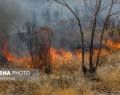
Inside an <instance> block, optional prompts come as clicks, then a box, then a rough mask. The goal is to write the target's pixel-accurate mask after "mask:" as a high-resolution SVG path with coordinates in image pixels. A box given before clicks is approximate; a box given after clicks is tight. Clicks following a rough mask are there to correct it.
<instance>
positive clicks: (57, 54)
mask: <svg viewBox="0 0 120 95" xmlns="http://www.w3.org/2000/svg"><path fill="white" fill-rule="evenodd" d="M103 44H104V45H106V46H107V47H108V48H110V49H112V48H117V49H118V48H120V43H115V42H113V41H111V40H106V41H104V42H103ZM7 48H8V45H7V42H4V46H3V49H2V52H3V55H4V56H5V58H6V59H7V60H8V61H10V62H13V63H21V64H22V63H25V62H30V61H32V60H31V57H30V56H27V57H23V58H15V57H14V54H13V53H12V52H10V51H8V50H7ZM98 51H99V49H94V57H93V58H96V56H97V53H98ZM108 53H109V51H108V50H106V49H102V50H101V56H103V55H106V54H108ZM74 54H75V55H74ZM74 54H73V53H72V52H68V51H64V50H63V49H59V50H57V49H55V48H53V47H50V55H51V64H52V65H53V66H56V67H58V65H59V64H61V65H62V64H69V63H71V60H75V59H76V58H79V59H81V57H82V53H81V51H80V50H74ZM88 57H89V51H88V52H86V53H85V58H86V59H88Z"/></svg>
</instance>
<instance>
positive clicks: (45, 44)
mask: <svg viewBox="0 0 120 95" xmlns="http://www.w3.org/2000/svg"><path fill="white" fill-rule="evenodd" d="M16 28H17V31H18V33H19V37H20V38H21V39H22V40H23V42H24V43H25V44H26V47H27V48H28V50H29V53H30V56H31V59H32V64H31V68H38V69H40V70H41V69H42V70H44V71H45V72H46V73H47V74H49V73H50V72H51V63H50V62H51V59H50V34H49V32H45V31H47V30H50V29H49V28H44V30H45V29H46V30H45V31H43V28H41V29H40V28H37V27H36V23H35V20H34V19H33V21H32V22H26V23H25V25H24V26H23V28H22V29H19V28H18V27H16Z"/></svg>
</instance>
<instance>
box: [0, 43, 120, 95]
mask: <svg viewBox="0 0 120 95" xmlns="http://www.w3.org/2000/svg"><path fill="white" fill-rule="evenodd" d="M109 42H110V41H107V42H106V43H107V46H108V47H109V49H108V50H106V49H102V51H101V57H100V62H99V66H98V71H97V74H96V80H93V81H89V80H87V79H85V78H84V76H83V72H82V69H81V64H79V63H80V62H81V60H80V58H81V51H79V50H75V54H76V55H73V53H71V52H67V51H63V50H62V49H60V50H56V49H54V48H51V56H52V58H51V60H52V66H53V67H52V74H51V75H46V74H45V73H44V72H41V75H40V79H39V81H34V82H32V81H25V82H7V81H4V82H3V81H2V82H0V91H1V92H0V95H61V94H63V95H108V94H111V95H120V85H119V83H120V50H119V47H118V46H119V44H118V43H113V42H112V43H109ZM108 43H109V45H108ZM116 45H117V46H116ZM111 47H112V49H111ZM113 48H115V49H113ZM116 48H118V49H116ZM4 49H7V46H6V45H5V46H4V48H3V53H4V55H5V56H6V58H7V57H8V56H10V59H9V58H8V60H10V62H11V66H9V68H13V67H14V68H18V67H16V65H15V64H14V63H15V62H17V61H16V60H20V59H15V60H13V59H14V56H13V54H11V53H10V52H9V51H8V50H7V53H5V52H6V51H5V50H4ZM97 52H98V50H94V53H95V55H96V54H97ZM88 53H89V52H87V53H86V55H85V57H86V59H87V58H88V57H89V56H88ZM11 56H12V57H11ZM94 58H95V57H94ZM19 62H20V61H19ZM20 64H28V62H27V61H26V62H24V63H20ZM29 64H30V63H29ZM28 66H29V65H28ZM23 67H24V66H23ZM25 68H26V66H25ZM27 68H29V67H27Z"/></svg>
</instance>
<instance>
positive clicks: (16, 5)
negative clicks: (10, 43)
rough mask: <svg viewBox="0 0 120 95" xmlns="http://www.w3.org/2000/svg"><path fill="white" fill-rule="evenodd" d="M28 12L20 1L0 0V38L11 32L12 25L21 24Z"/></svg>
mask: <svg viewBox="0 0 120 95" xmlns="http://www.w3.org/2000/svg"><path fill="white" fill-rule="evenodd" d="M28 14H29V11H28V10H27V8H26V7H25V5H23V4H22V2H20V0H0V38H5V37H8V34H9V33H11V32H13V31H14V30H13V26H14V24H22V22H24V21H25V19H26V18H27V15H28Z"/></svg>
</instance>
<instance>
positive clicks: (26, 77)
mask: <svg viewBox="0 0 120 95" xmlns="http://www.w3.org/2000/svg"><path fill="white" fill-rule="evenodd" d="M39 75H40V74H39V69H0V81H2V80H5V81H36V80H38V79H39Z"/></svg>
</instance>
